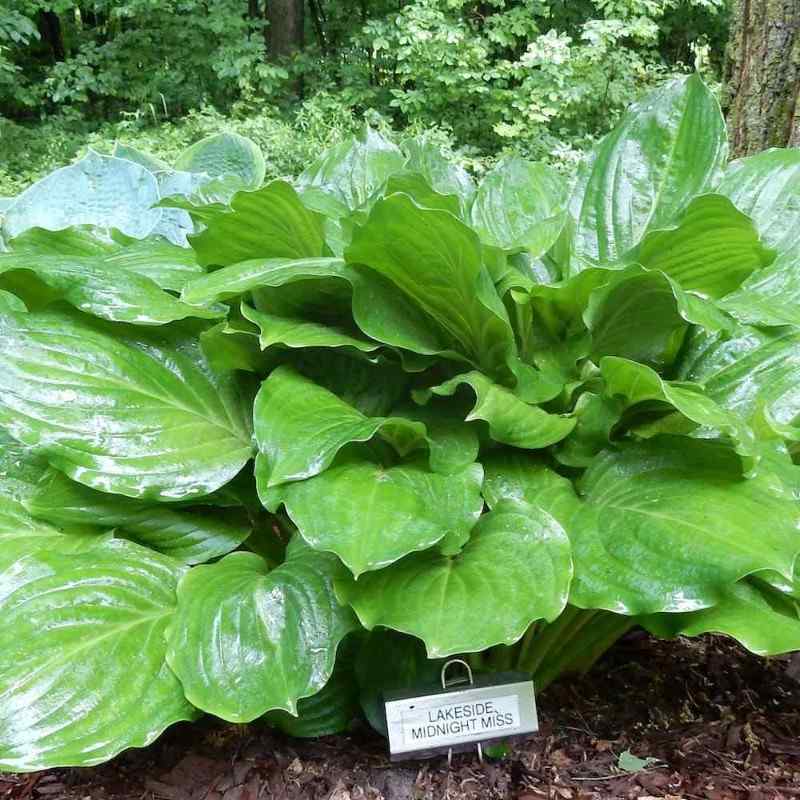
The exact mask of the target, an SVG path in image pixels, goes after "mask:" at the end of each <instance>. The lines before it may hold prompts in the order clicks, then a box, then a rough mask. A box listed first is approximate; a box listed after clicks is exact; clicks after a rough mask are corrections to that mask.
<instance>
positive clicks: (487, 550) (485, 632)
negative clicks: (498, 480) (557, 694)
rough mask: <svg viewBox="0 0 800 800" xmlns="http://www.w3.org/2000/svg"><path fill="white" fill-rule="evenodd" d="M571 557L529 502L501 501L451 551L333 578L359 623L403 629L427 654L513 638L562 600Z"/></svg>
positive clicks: (556, 529) (559, 532) (557, 531)
mask: <svg viewBox="0 0 800 800" xmlns="http://www.w3.org/2000/svg"><path fill="white" fill-rule="evenodd" d="M571 577H572V562H571V559H570V545H569V540H568V539H567V535H566V534H565V533H564V530H563V528H562V527H561V526H560V525H559V524H558V523H557V522H556V520H555V519H553V517H551V516H550V515H549V514H547V513H545V512H544V511H542V510H541V509H539V508H536V507H535V506H529V505H526V504H523V503H519V502H505V503H501V504H499V505H498V506H497V508H495V510H493V511H491V512H490V513H488V514H486V515H485V516H483V517H481V519H480V521H479V522H478V524H477V525H476V526H475V529H474V530H473V532H472V535H471V537H470V539H469V542H467V544H466V545H465V546H464V549H463V550H462V551H461V552H460V553H458V554H457V555H452V556H447V555H442V554H441V553H439V552H437V551H433V550H429V551H427V552H424V553H415V554H414V555H410V556H408V557H407V558H405V559H403V560H402V561H399V562H397V563H396V564H393V565H392V566H391V567H388V568H387V569H384V570H381V571H380V572H372V573H368V574H367V575H363V576H361V577H360V578H359V579H358V580H357V581H355V580H348V581H347V582H337V584H336V590H337V593H338V594H339V596H340V597H341V598H342V599H343V600H346V601H347V602H349V603H350V604H351V605H352V606H353V608H354V609H355V612H356V614H357V615H358V617H359V620H360V621H361V624H362V625H364V626H365V627H366V628H368V629H372V628H374V627H375V626H376V625H382V626H384V627H387V628H393V629H394V630H398V631H402V632H404V633H410V634H413V635H414V636H418V637H419V638H420V639H422V640H423V641H424V642H425V646H426V647H427V651H428V656H429V657H431V658H435V657H438V656H448V655H453V654H455V653H464V652H476V651H479V650H483V649H485V648H487V647H491V646H493V645H496V644H513V643H514V642H516V641H517V640H518V639H519V638H520V637H521V636H522V635H523V634H524V633H525V631H526V630H527V628H528V626H529V625H530V624H531V623H532V622H533V621H535V620H538V619H547V620H553V619H555V618H556V617H557V616H558V615H559V614H560V613H561V612H562V611H563V609H564V606H565V605H566V602H567V592H568V590H569V583H570V578H571Z"/></svg>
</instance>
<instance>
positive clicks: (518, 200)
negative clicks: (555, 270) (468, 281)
mask: <svg viewBox="0 0 800 800" xmlns="http://www.w3.org/2000/svg"><path fill="white" fill-rule="evenodd" d="M567 195H568V187H567V182H566V181H565V180H564V178H562V177H561V176H560V175H559V174H558V173H557V172H555V171H553V170H552V169H550V168H549V167H547V166H545V165H544V164H535V163H533V162H531V161H526V160H525V159H523V158H520V157H519V156H514V157H511V158H506V159H504V160H502V161H501V162H500V163H499V164H498V165H497V166H496V167H495V168H494V169H493V170H491V171H490V172H489V173H487V174H486V175H485V176H484V178H483V180H482V181H481V182H480V184H479V185H478V190H477V192H476V193H475V197H474V199H473V202H472V208H471V210H470V220H471V223H472V227H473V228H474V229H475V230H476V231H477V233H478V235H479V236H480V237H481V240H482V241H483V242H485V243H486V244H488V245H490V246H492V247H499V248H501V249H502V250H526V251H527V252H529V253H530V255H532V256H540V255H542V254H543V253H545V252H547V250H549V249H550V247H551V246H552V244H553V243H554V242H555V240H556V239H557V238H558V235H559V233H560V232H561V229H562V228H563V226H564V223H565V222H566V218H567V212H566V204H567Z"/></svg>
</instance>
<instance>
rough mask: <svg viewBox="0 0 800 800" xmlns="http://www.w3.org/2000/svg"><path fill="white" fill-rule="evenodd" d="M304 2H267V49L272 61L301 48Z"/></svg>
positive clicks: (278, 0) (284, 0)
mask: <svg viewBox="0 0 800 800" xmlns="http://www.w3.org/2000/svg"><path fill="white" fill-rule="evenodd" d="M304 11H305V3H304V0H267V19H268V20H269V28H267V47H268V49H269V55H270V58H272V59H278V58H282V57H283V56H288V55H291V54H292V53H294V52H295V50H299V49H300V48H301V47H302V46H303V33H304V24H303V23H304V18H303V17H304V13H303V12H304Z"/></svg>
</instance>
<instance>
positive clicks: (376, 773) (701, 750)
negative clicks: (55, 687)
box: [0, 633, 800, 800]
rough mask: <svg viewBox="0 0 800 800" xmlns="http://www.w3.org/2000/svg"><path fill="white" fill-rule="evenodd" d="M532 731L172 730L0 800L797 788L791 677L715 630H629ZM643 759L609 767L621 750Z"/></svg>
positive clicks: (19, 787)
mask: <svg viewBox="0 0 800 800" xmlns="http://www.w3.org/2000/svg"><path fill="white" fill-rule="evenodd" d="M539 711H540V718H541V731H540V733H539V734H538V735H537V736H535V737H533V738H532V739H530V740H529V741H527V742H524V743H522V744H520V745H518V746H516V747H515V749H514V751H513V752H512V754H511V755H510V756H509V757H508V758H507V759H506V760H503V761H500V762H491V763H488V764H486V765H484V766H481V765H480V764H479V763H478V762H477V759H476V758H475V757H473V756H457V757H455V758H454V762H453V766H452V769H448V766H447V760H446V759H445V758H438V759H435V760H433V761H430V762H419V763H411V762H409V763H404V764H397V765H392V764H390V763H389V762H388V760H387V758H386V753H385V744H384V742H383V740H382V739H380V738H379V737H377V736H376V735H375V734H373V733H371V732H370V731H369V730H367V729H366V728H361V729H358V730H356V731H355V732H354V733H353V734H352V735H350V736H333V737H327V738H324V739H320V740H307V741H303V740H297V739H289V738H287V737H285V736H283V735H281V734H277V733H275V732H274V731H271V730H269V729H265V728H259V727H258V726H256V725H249V726H238V727H237V726H229V725H224V724H223V723H219V722H212V721H208V722H206V723H204V724H203V723H201V724H200V725H199V726H189V725H182V726H176V727H175V728H173V729H172V730H170V731H169V732H168V733H167V734H166V735H165V736H163V737H162V738H161V740H159V741H158V742H157V743H156V744H155V745H153V746H152V747H150V748H148V749H146V750H140V751H129V752H128V753H125V754H123V755H122V756H120V757H119V758H117V759H115V760H114V761H112V762H111V763H109V764H106V765H104V766H101V767H98V768H95V769H82V770H53V771H50V772H43V773H37V774H32V775H22V776H10V775H5V776H0V798H2V800H85V799H86V798H91V800H104V799H105V798H108V799H109V800H112V799H113V800H151V799H153V798H166V799H167V800H201V799H203V800H260V799H261V798H274V799H275V800H284V798H286V799H287V800H288V799H289V798H291V800H366V799H367V798H369V800H373V799H375V800H377V798H381V797H382V798H385V800H406V798H415V800H416V799H417V798H420V799H421V798H436V799H437V800H440V799H441V798H448V800H462V799H465V798H470V799H471V800H472V799H473V798H474V800H478V798H481V800H489V798H515V799H516V800H536V799H537V798H545V797H546V798H563V799H564V800H567V799H568V798H576V799H577V798H587V799H588V798H612V797H622V798H644V797H653V798H654V797H660V798H667V797H674V798H678V797H682V798H713V799H714V800H726V799H727V798H747V800H760V799H761V798H764V799H766V798H793V797H800V684H798V683H797V679H796V677H795V676H794V670H793V668H792V662H791V660H790V659H789V658H775V659H771V660H763V659H760V658H757V657H755V656H753V655H751V654H749V653H748V652H747V651H745V650H743V649H742V648H740V647H739V646H738V645H736V644H735V643H732V642H731V641H729V640H727V639H722V638H713V637H702V638H699V639H696V640H688V639H680V640H678V641H677V642H663V641H657V640H654V639H651V638H649V637H647V636H645V635H643V634H638V633H634V634H631V635H629V636H628V637H627V638H626V639H624V640H623V641H621V642H620V643H619V644H618V645H617V646H616V647H615V648H614V649H613V650H612V651H611V652H610V653H609V654H608V655H607V656H606V658H604V659H603V661H601V662H600V663H599V664H598V665H597V666H596V668H595V669H594V670H593V671H592V672H591V674H590V675H589V676H587V677H586V678H584V679H583V680H580V681H572V682H571V681H570V680H568V679H567V680H562V681H561V682H560V683H559V684H556V685H554V686H553V687H551V689H550V690H549V691H548V692H547V693H546V694H545V695H543V696H542V697H541V699H540V702H539ZM625 751H630V752H632V753H633V754H634V755H636V756H639V757H642V758H644V757H652V758H656V759H659V762H658V764H657V765H656V766H651V767H649V768H648V769H646V770H644V771H641V772H638V773H635V774H625V773H621V772H620V771H619V769H618V767H617V763H618V757H619V755H620V754H621V753H623V752H625Z"/></svg>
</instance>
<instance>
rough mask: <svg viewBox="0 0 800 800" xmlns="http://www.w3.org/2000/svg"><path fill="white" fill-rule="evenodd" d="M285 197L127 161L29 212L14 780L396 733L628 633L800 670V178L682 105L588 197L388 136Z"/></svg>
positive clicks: (8, 607) (8, 631)
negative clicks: (439, 697)
mask: <svg viewBox="0 0 800 800" xmlns="http://www.w3.org/2000/svg"><path fill="white" fill-rule="evenodd" d="M264 172H265V161H264V156H263V154H262V153H261V152H260V151H259V150H258V149H257V148H256V147H255V146H254V145H253V144H252V142H250V141H248V140H247V139H244V138H242V137H239V136H235V135H231V134H224V135H219V136H214V137H211V138H209V139H206V140H203V141H201V142H198V143H197V144H195V145H193V146H192V147H191V148H189V149H188V150H187V151H186V152H184V153H183V154H182V155H181V156H180V157H179V158H178V160H177V162H176V163H174V164H167V163H164V162H161V161H158V160H157V159H154V158H152V157H150V156H148V155H146V154H144V153H141V152H138V151H136V150H133V149H131V148H126V147H124V146H121V145H120V146H118V147H117V149H116V150H115V154H114V156H101V155H98V154H96V153H90V154H89V155H88V156H87V157H86V158H85V159H83V160H82V161H80V162H78V163H76V164H73V165H71V166H68V167H65V168H63V169H61V170H57V171H56V172H54V173H52V174H51V175H49V176H47V177H46V178H44V179H43V180H41V181H40V182H38V183H36V184H34V185H33V186H31V187H29V188H28V189H26V190H25V191H24V192H22V194H20V195H19V196H17V197H16V198H13V199H12V200H10V201H9V202H7V203H6V207H5V209H4V211H3V222H2V226H3V227H2V231H3V241H4V245H3V247H4V250H5V252H4V253H2V254H0V290H1V291H0V337H2V338H1V341H2V349H1V351H0V428H1V429H2V431H3V433H2V439H1V440H0V463H1V464H2V466H0V768H2V769H5V770H16V771H24V770H36V769H41V768H45V767H51V766H56V765H91V764H96V763H98V762H101V761H104V760H106V759H108V758H110V757H112V756H114V755H115V754H116V753H118V752H120V751H121V750H123V749H125V748H128V747H132V746H142V745H146V744H148V743H149V742H151V741H153V740H154V739H155V738H156V737H157V736H158V735H159V734H160V733H161V732H162V731H163V730H164V729H165V728H166V727H167V726H169V725H171V724H172V723H175V722H177V721H179V720H189V719H194V718H196V717H197V716H198V715H200V714H202V713H209V714H213V715H216V716H217V717H221V718H222V719H225V720H229V721H232V722H238V723H247V722H251V721H254V720H263V721H264V722H266V723H267V724H271V725H275V726H278V727H280V728H282V729H283V730H285V731H288V732H289V733H291V734H294V735H299V736H312V735H318V734H322V733H331V732H335V731H339V730H344V729H346V728H347V727H348V726H349V725H350V723H351V721H352V720H353V719H354V717H356V716H357V715H358V714H359V713H361V712H363V713H364V714H365V715H366V717H367V718H368V719H369V720H370V722H372V723H373V725H375V726H376V727H377V728H379V729H380V727H381V724H382V723H381V714H380V707H379V696H380V692H381V691H383V690H386V689H390V688H398V687H404V686H405V687H409V686H425V685H427V684H429V683H430V682H431V681H434V682H435V680H436V677H437V675H438V671H439V669H440V668H441V664H442V660H443V659H446V658H448V657H451V656H456V655H460V656H463V657H465V658H468V659H469V661H470V663H471V664H472V666H473V668H474V669H475V670H478V671H480V670H491V671H497V670H509V669H510V670H521V671H524V672H528V673H530V674H532V675H533V677H534V680H535V682H536V685H537V688H538V689H542V688H544V687H545V686H546V685H547V684H548V683H549V682H550V681H552V680H553V679H555V678H556V677H558V676H559V675H562V674H563V673H567V672H576V671H577V672H579V671H583V670H586V669H588V668H589V667H590V666H591V665H592V664H593V663H594V662H595V661H596V659H597V658H598V657H599V656H600V655H601V654H602V653H603V652H604V651H605V650H606V649H607V648H608V647H610V646H611V644H613V642H614V641H615V640H616V639H618V638H619V637H620V636H621V635H622V634H623V633H624V632H625V631H627V630H629V629H630V628H632V627H633V626H643V627H645V628H646V629H648V630H650V631H652V632H653V633H655V634H657V635H661V636H665V637H671V636H675V635H678V634H686V635H694V634H700V633H703V632H706V631H716V632H721V633H724V634H728V635H730V636H733V637H735V638H736V639H738V640H739V641H740V642H742V643H743V644H744V645H745V646H746V647H748V648H749V649H751V650H752V651H754V652H756V653H761V654H764V655H769V654H775V653H782V652H786V651H791V650H794V649H799V648H800V616H799V614H798V608H799V606H798V602H799V600H800V580H798V576H797V573H796V571H795V562H796V557H797V554H798V552H799V551H800V532H799V530H798V526H799V525H800V504H799V503H798V500H799V499H800V468H798V466H797V465H796V463H795V462H796V459H797V455H798V442H799V441H800V380H798V378H799V377H800V151H797V150H770V151H768V152H765V153H761V154H759V155H756V156H752V157H750V158H747V159H744V160H742V161H737V162H732V163H728V159H727V143H726V132H725V124H724V121H723V118H722V115H721V113H720V109H719V107H718V105H717V102H716V100H715V99H714V97H713V96H712V94H711V93H710V92H709V91H708V89H707V88H706V86H705V85H704V84H703V82H702V81H701V80H700V78H699V77H697V76H691V77H688V78H684V79H679V80H676V81H673V82H670V83H668V84H666V85H665V86H663V87H662V88H661V89H659V90H658V91H656V92H655V93H654V94H651V95H649V96H648V97H646V98H645V99H644V100H642V101H641V102H639V103H638V104H636V105H634V106H633V107H631V109H630V110H629V111H628V113H627V114H626V116H625V117H624V119H623V120H622V122H621V123H620V125H619V126H618V127H617V128H616V129H615V130H614V131H613V132H612V133H611V134H609V135H608V136H607V137H606V138H605V139H603V140H602V141H600V142H599V144H598V145H597V147H596V148H595V150H594V151H593V152H591V153H590V154H589V155H588V156H587V157H586V159H585V161H584V162H583V163H582V165H581V167H580V170H579V172H578V174H577V176H576V178H575V180H574V181H573V183H572V185H570V184H569V183H568V182H567V181H566V180H565V179H564V178H563V177H562V176H560V175H558V174H556V173H554V172H552V171H551V170H550V169H548V168H547V167H545V166H542V165H540V164H535V163H530V162H527V161H524V160H522V159H520V158H508V159H505V160H503V161H501V162H500V163H499V164H498V165H497V167H496V168H495V169H493V170H492V171H491V172H489V173H488V174H486V175H485V176H484V177H483V179H482V180H481V181H480V183H477V184H476V183H475V181H474V180H473V179H472V178H471V177H470V175H469V174H467V173H466V172H465V171H464V170H463V169H461V168H460V167H458V166H456V165H454V164H453V163H452V162H451V161H449V160H448V159H447V158H445V157H444V156H443V154H442V153H441V152H440V151H439V150H438V149H437V147H436V146H434V145H433V144H432V143H431V142H430V141H429V140H427V139H426V138H425V137H424V136H423V137H417V138H414V139H408V140H405V141H402V142H400V143H399V144H396V143H394V142H392V141H389V140H388V139H386V138H384V137H382V136H380V135H379V134H377V133H376V132H375V131H373V130H370V129H368V128H367V129H365V130H364V131H363V132H362V133H361V134H360V135H358V136H356V137H354V138H352V139H350V140H348V141H344V142H342V143H341V144H339V145H337V146H335V147H334V148H333V149H331V150H329V151H328V152H326V153H325V154H324V155H323V156H322V157H321V158H320V160H319V161H317V162H316V163H314V164H312V165H310V166H309V167H308V169H307V170H306V171H305V172H304V173H303V174H302V175H301V176H300V177H299V178H298V179H296V180H292V181H289V180H273V181H270V182H268V183H266V184H264V183H263V177H264Z"/></svg>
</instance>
